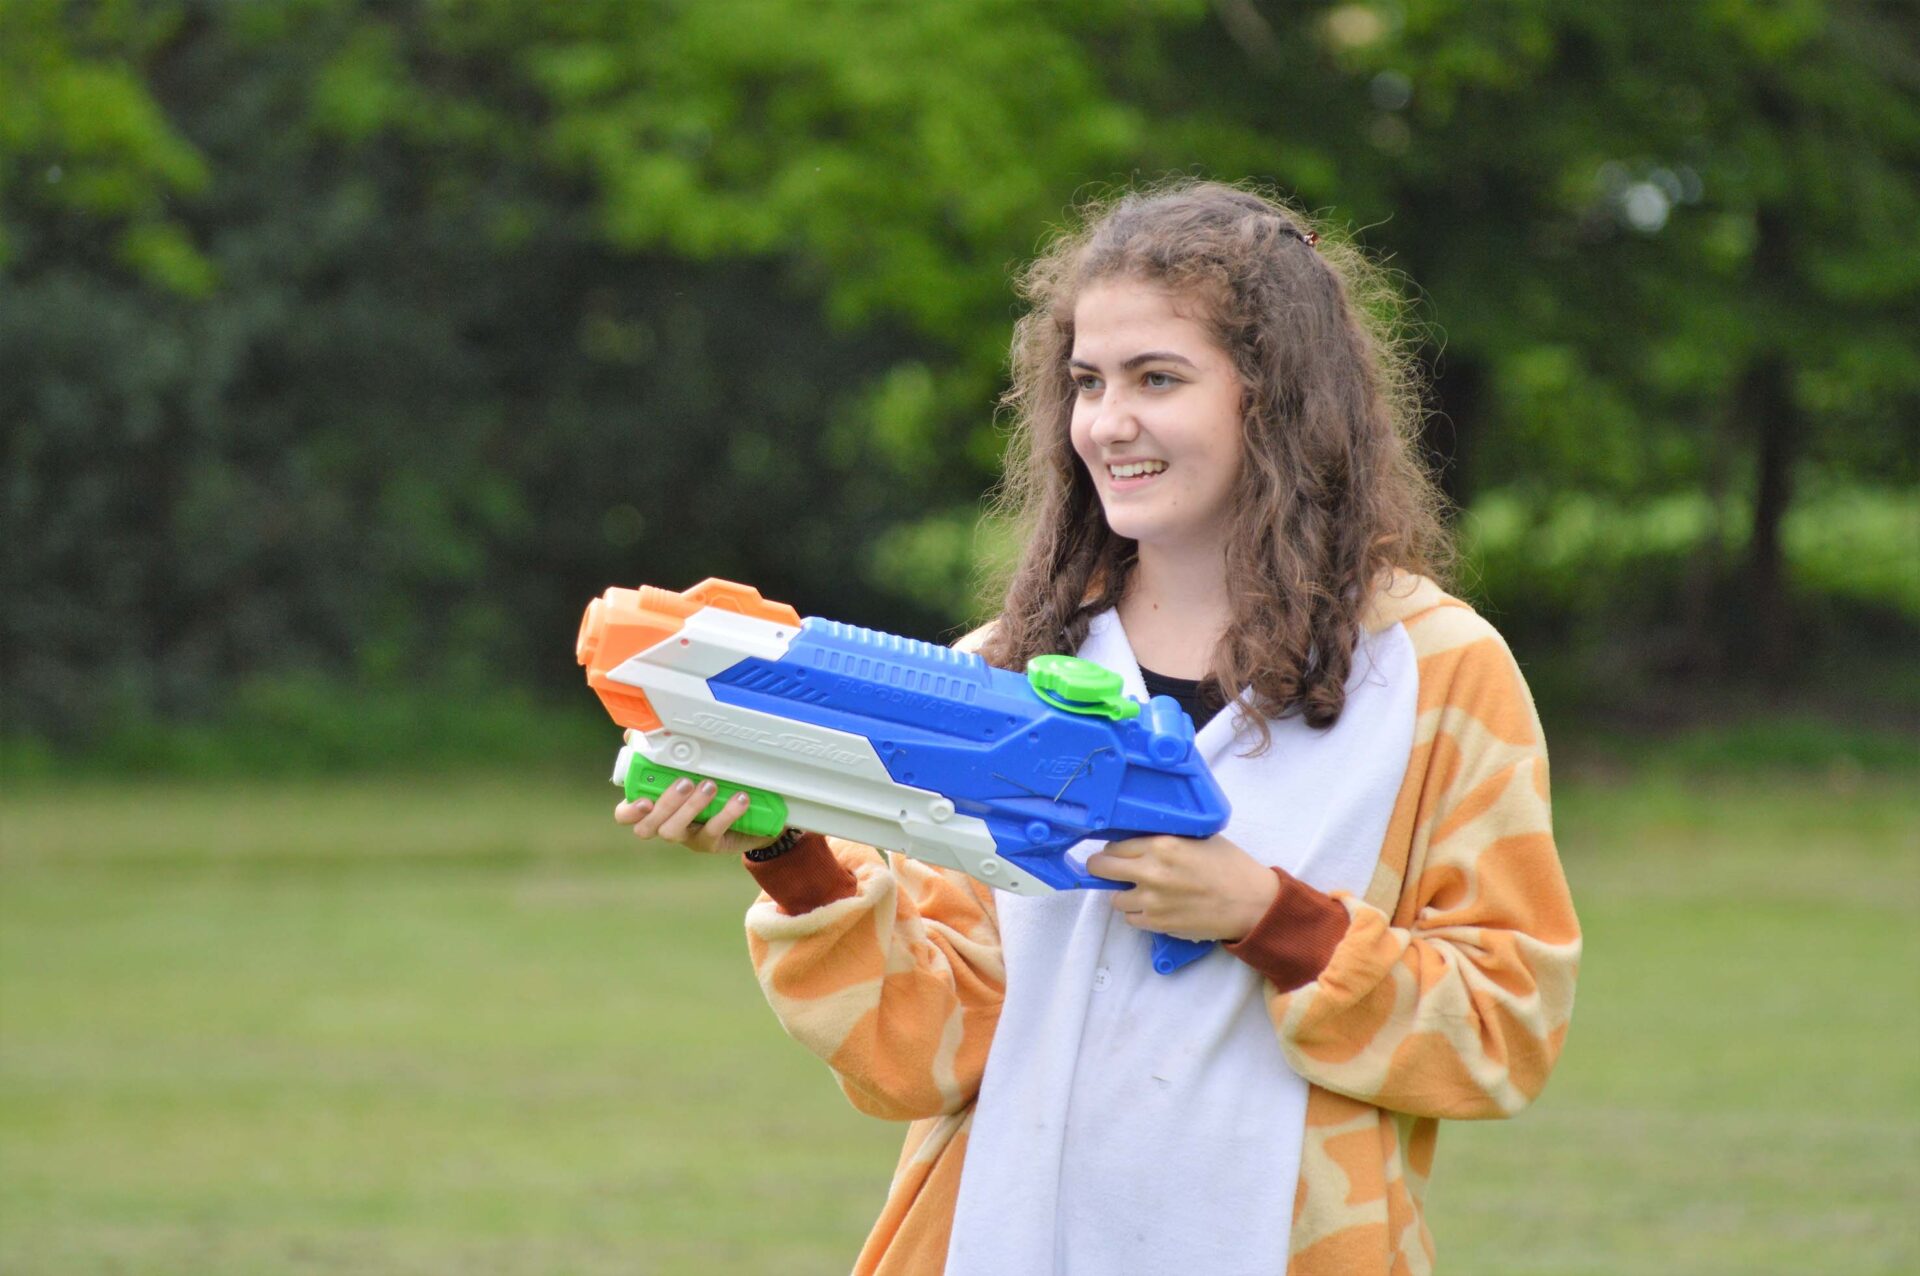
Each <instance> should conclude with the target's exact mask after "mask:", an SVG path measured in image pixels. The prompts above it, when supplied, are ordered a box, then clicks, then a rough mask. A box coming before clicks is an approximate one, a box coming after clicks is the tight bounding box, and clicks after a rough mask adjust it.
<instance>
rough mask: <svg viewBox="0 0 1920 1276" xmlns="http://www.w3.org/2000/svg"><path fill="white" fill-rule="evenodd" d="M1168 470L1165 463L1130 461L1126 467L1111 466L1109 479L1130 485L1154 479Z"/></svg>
mask: <svg viewBox="0 0 1920 1276" xmlns="http://www.w3.org/2000/svg"><path fill="white" fill-rule="evenodd" d="M1166 470H1167V463H1166V462H1165V461H1129V462H1127V463H1126V464H1124V465H1113V464H1109V465H1108V466H1107V477H1108V478H1109V479H1112V480H1113V481H1114V482H1116V483H1129V482H1133V481H1136V480H1139V479H1146V478H1152V477H1153V476H1154V475H1156V474H1164V473H1166Z"/></svg>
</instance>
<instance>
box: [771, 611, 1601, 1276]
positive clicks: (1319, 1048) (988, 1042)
mask: <svg viewBox="0 0 1920 1276" xmlns="http://www.w3.org/2000/svg"><path fill="white" fill-rule="evenodd" d="M977 637H978V635H970V638H971V639H975V640H977ZM961 645H962V646H969V645H972V644H971V643H970V642H968V641H964V640H963V642H962V644H961ZM1079 654H1081V655H1082V656H1084V657H1086V658H1088V659H1093V660H1096V661H1098V662H1099V663H1102V664H1105V665H1106V666H1107V667H1109V668H1112V669H1114V670H1115V671H1116V672H1118V673H1120V674H1121V677H1122V680H1123V682H1124V683H1125V684H1126V687H1127V690H1128V691H1129V692H1130V693H1132V694H1134V695H1141V694H1143V690H1144V688H1143V684H1142V683H1141V679H1140V673H1139V669H1138V666H1137V664H1136V663H1135V661H1134V659H1133V655H1132V652H1131V649H1130V648H1129V647H1128V645H1127V642H1126V637H1125V634H1124V632H1123V631H1122V629H1121V627H1120V624H1119V621H1118V618H1117V616H1115V615H1114V614H1112V613H1108V614H1107V615H1105V616H1102V617H1101V618H1099V619H1098V620H1097V621H1096V622H1095V624H1094V626H1093V629H1092V630H1091V632H1090V633H1089V635H1088V638H1087V642H1086V643H1085V644H1084V645H1083V646H1082V648H1081V651H1080V653H1079ZM1269 725H1270V727H1271V729H1272V731H1273V747H1272V748H1271V750H1270V751H1269V752H1268V753H1266V754H1264V755H1261V756H1259V757H1252V756H1248V755H1247V754H1248V750H1247V749H1246V748H1245V747H1244V745H1245V744H1246V743H1248V740H1247V737H1246V736H1245V735H1243V734H1237V728H1236V724H1235V723H1234V722H1233V713H1232V712H1231V711H1227V712H1223V713H1221V714H1220V715H1219V716H1218V717H1216V718H1215V719H1214V720H1213V721H1212V722H1210V723H1208V724H1207V726H1206V727H1205V728H1203V729H1202V731H1201V732H1200V734H1199V736H1198V737H1197V739H1196V747H1198V748H1199V749H1200V750H1201V752H1202V755H1203V756H1205V757H1206V758H1207V760H1208V762H1209V765H1211V766H1212V767H1213V769H1214V773H1215V776H1216V778H1218V779H1219V780H1220V783H1221V786H1222V788H1223V789H1225V790H1226V792H1227V795H1228V797H1229V798H1230V799H1231V800H1232V802H1233V806H1234V813H1233V818H1232V820H1231V822H1230V823H1229V824H1228V826H1227V829H1226V830H1225V835H1226V836H1227V837H1228V838H1229V839H1230V840H1232V841H1233V842H1234V843H1235V844H1236V845H1238V846H1240V847H1241V848H1242V849H1243V850H1245V851H1247V852H1248V853H1249V854H1250V855H1252V856H1254V858H1256V859H1258V860H1260V861H1262V862H1263V863H1267V864H1269V865H1271V866H1272V867H1273V870H1274V872H1275V873H1276V875H1277V876H1278V878H1279V881H1280V886H1281V889H1280V893H1279V896H1278V898H1277V899H1276V900H1275V901H1274V904H1273V906H1272V908H1271V909H1270V910H1269V912H1268V914H1267V916H1266V917H1265V918H1263V919H1262V920H1261V922H1260V923H1259V925H1258V926H1256V928H1255V929H1254V931H1253V932H1252V933H1251V934H1249V935H1247V936H1246V937H1244V938H1243V939H1241V940H1239V941H1238V942H1235V943H1232V944H1227V945H1223V946H1222V949H1221V950H1220V951H1218V952H1216V953H1214V954H1211V955H1209V956H1208V957H1206V958H1204V959H1202V960H1201V961H1199V962H1196V963H1194V964H1193V965H1192V966H1190V967H1188V968H1186V969H1185V970H1183V971H1181V972H1179V973H1177V974H1175V975H1173V976H1169V977H1162V976H1158V975H1154V974H1152V973H1151V970H1150V967H1149V965H1148V960H1147V957H1148V945H1149V940H1148V937H1147V936H1146V935H1145V934H1144V933H1142V932H1139V931H1136V930H1134V929H1133V928H1131V927H1129V926H1126V925H1125V924H1124V923H1122V922H1121V921H1119V919H1118V918H1117V916H1116V914H1115V913H1114V910H1113V909H1112V907H1111V903H1110V898H1109V897H1108V895H1107V894H1106V893H1105V892H1069V893H1064V894H1059V895H1053V896H1044V897H1037V898H1026V897H1018V896H1010V895H996V894H995V893H994V892H992V891H991V890H990V889H989V888H987V887H986V886H983V885H982V884H980V883H978V882H975V881H973V880H972V879H970V878H967V877H965V876H962V875H960V874H957V873H952V872H949V871H946V870H943V869H938V868H934V867H931V866H929V865H926V864H922V863H919V862H917V861H913V860H909V859H906V858H904V857H902V856H899V855H882V854H881V853H880V852H878V851H875V850H874V849H872V848H870V847H865V846H860V845H857V844H854V843H850V842H842V841H838V840H831V841H830V840H828V839H823V838H818V837H809V838H807V839H804V840H803V841H802V843H801V844H800V846H799V847H798V848H796V849H795V850H794V851H792V852H790V853H788V854H787V855H785V856H783V857H781V858H779V859H776V860H773V861H770V862H769V863H767V864H765V865H757V866H753V867H754V869H755V876H756V877H757V878H758V879H759V881H760V884H761V886H762V888H763V893H762V895H761V897H760V898H759V899H758V900H757V901H756V902H755V903H754V905H753V906H752V907H751V909H750V910H749V911H748V914H747V934H748V943H749V947H750V950H751V952H752V956H753V960H754V965H755V969H756V971H757V973H758V975H759V979H760V983H761V986H762V987H763V989H764V990H765V992H766V995H767V999H768V1001H769V1002H770V1003H771V1005H772V1006H773V1009H774V1011H775V1013H776V1014H777V1015H778V1016H779V1018H780V1020H781V1022H782V1024H783V1025H784V1026H785V1027H786V1029H787V1031H788V1032H789V1033H790V1034H792V1035H793V1036H794V1037H795V1038H796V1039H798V1040H799V1041H801V1042H802V1043H804V1044H805V1045H806V1046H808V1047H809V1048H810V1049H812V1050H813V1051H814V1052H815V1053H817V1054H819V1055H820V1056H821V1058H823V1059H825V1060H826V1061H827V1063H828V1064H829V1065H830V1066H831V1067H832V1069H833V1071H834V1073H835V1076H836V1077H837V1079H838V1080H839V1082H840V1085H841V1088H842V1089H843V1090H844V1091H845V1093H846V1094H847V1096H848V1098H849V1099H851V1100H852V1102H853V1104H854V1106H855V1107H857V1108H859V1109H860V1110H861V1111H863V1112H867V1113H870V1114H872V1115H874V1116H879V1117H883V1118H887V1119H892V1120H904V1121H911V1122H912V1123H913V1124H912V1125H911V1126H910V1127H909V1129H908V1132H907V1138H906V1145H905V1147H904V1148H903V1150H902V1152H901V1156H900V1160H899V1163H898V1166H897V1167H896V1169H895V1172H894V1176H893V1182H892V1187H891V1189H890V1191H889V1193H888V1196H887V1200H886V1203H885V1205H884V1207H883V1208H882V1210H881V1214H880V1218H879V1221H878V1222H877V1223H876V1224H875V1226H874V1229H873V1232H872V1234H871V1235H870V1236H869V1237H868V1240H867V1243H866V1245H865V1247H864V1248H863V1249H862V1250H861V1253H860V1255H859V1258H858V1260H857V1262H856V1264H855V1267H854V1270H855V1271H856V1272H857V1273H878V1274H881V1276H890V1274H892V1273H923V1272H941V1271H947V1272H953V1273H971V1272H996V1273H998V1272H1009V1271H1018V1272H1023V1273H1024V1272H1055V1273H1066V1274H1071V1273H1079V1272H1094V1273H1127V1272H1160V1271H1165V1270H1169V1269H1185V1270H1191V1271H1204V1272H1208V1273H1239V1272H1246V1273H1255V1272H1260V1273H1280V1272H1286V1273H1289V1274H1290V1276H1331V1274H1334V1273H1338V1274H1339V1276H1354V1274H1356V1273H1375V1272H1378V1273H1383V1274H1385V1273H1400V1272H1409V1273H1421V1272H1429V1271H1431V1270H1432V1269H1433V1265H1434V1249H1433V1241H1432V1237H1431V1236H1430V1234H1429V1233H1428V1230H1427V1228H1426V1226H1425V1224H1424V1222H1423V1220H1422V1201H1423V1199H1424V1197H1425V1192H1426V1185H1427V1180H1428V1175H1429V1173H1430V1172H1431V1169H1432V1164H1433V1153H1434V1143H1435V1137H1436V1133H1437V1124H1438V1120H1439V1118H1441V1117H1454V1118H1487V1117H1501V1116H1508V1115H1511V1114H1513V1113H1514V1112H1516V1111H1518V1110H1519V1109H1520V1108H1522V1107H1524V1106H1525V1105H1526V1104H1527V1103H1528V1102H1529V1101H1531V1100H1532V1099H1533V1098H1534V1097H1535V1096H1536V1095H1537V1094H1539V1092H1540V1090H1541V1088H1542V1086H1544V1084H1545V1082H1546V1077H1547V1073H1548V1071H1549V1070H1550V1069H1551V1068H1552V1066H1553V1062H1554V1060H1555V1058H1556V1057H1557V1056H1558V1054H1559V1051H1560V1047H1561V1044H1562V1042H1563V1040H1564V1038H1565V1034H1566V1030H1567V1023H1568V1019H1569V1016H1570V1014H1571V1009H1572V1002H1573V986H1574V977H1575V971H1576V968H1577V965H1578V961H1579V953H1580V935H1579V927H1578V923H1577V921H1576V919H1575V916H1574V912H1573V907H1572V903H1571V900H1570V899H1569V896H1568V892H1567V888H1566V882H1565V879H1564V877H1563V875H1562V873H1561V869H1560V864H1559V859H1558V856H1557V854H1556V852H1555V848H1554V843H1553V836H1552V831H1551V823H1550V818H1549V806H1548V796H1547V762H1546V749H1545V744H1544V741H1543V740H1542V738H1541V733H1540V726H1539V720H1538V718H1537V717H1536V715H1535V713H1534V711H1533V705H1532V701H1531V698H1530V697H1529V695H1528V693H1527V689H1526V685H1525V683H1524V681H1523V680H1522V678H1521V676H1520V673H1519V670H1518V669H1517V668H1516V666H1515V665H1514V662H1513V659H1512V657H1511V655H1510V654H1509V653H1508V651H1507V648H1506V646H1505V644H1504V643H1503V642H1502V641H1501V640H1500V637H1499V635H1498V634H1497V633H1495V632H1494V630H1493V629H1492V627H1491V626H1489V625H1488V624H1487V623H1486V622H1485V621H1484V620H1482V619H1481V618H1480V617H1479V616H1477V615H1476V614H1475V613H1474V612H1473V611H1472V609H1471V608H1469V607H1467V606H1466V605H1465V604H1464V603H1461V602H1459V601H1457V600H1455V599H1453V598H1450V597H1448V596H1447V595H1446V594H1444V593H1443V592H1441V590H1440V589H1439V588H1438V587H1437V586H1435V585H1434V584H1432V583H1431V582H1429V581H1426V580H1423V579H1420V578H1414V577H1401V578H1399V579H1398V580H1397V581H1396V582H1394V584H1393V585H1392V586H1391V587H1389V588H1387V589H1384V590H1382V591H1381V592H1380V593H1379V594H1378V595H1377V596H1376V597H1375V599H1374V600H1373V602H1372V605H1371V606H1370V608H1369V612H1368V616H1367V624H1366V633H1365V635H1364V636H1363V637H1362V638H1361V640H1360V645H1359V648H1358V650H1357V653H1356V658H1355V662H1354V672H1353V676H1352V678H1351V680H1350V681H1349V684H1348V700H1347V707H1346V710H1345V712H1344V713H1343V714H1342V716H1341V719H1340V721H1339V722H1338V723H1336V724H1335V725H1334V726H1333V727H1332V728H1329V729H1327V730H1325V731H1314V730H1312V729H1311V728H1308V727H1306V726H1305V725H1304V724H1302V723H1300V722H1299V720H1298V719H1286V720H1279V721H1272V722H1270V723H1269ZM1235 746H1242V747H1239V748H1236V747H1235ZM1084 849H1087V850H1091V849H1097V848H1094V847H1091V846H1089V847H1087V848H1084Z"/></svg>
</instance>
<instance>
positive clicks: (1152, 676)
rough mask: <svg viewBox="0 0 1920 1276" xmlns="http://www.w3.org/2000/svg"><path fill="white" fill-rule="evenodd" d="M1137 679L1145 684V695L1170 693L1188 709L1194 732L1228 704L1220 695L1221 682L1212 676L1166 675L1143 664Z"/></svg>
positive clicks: (1181, 705) (1182, 706) (1183, 707)
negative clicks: (1174, 676)
mask: <svg viewBox="0 0 1920 1276" xmlns="http://www.w3.org/2000/svg"><path fill="white" fill-rule="evenodd" d="M1140 679H1141V681H1143V682H1145V683H1146V684H1147V695H1149V696H1172V697H1173V698H1174V699H1175V700H1178V701H1179V702H1180V707H1181V708H1182V709H1185V710H1186V711H1187V716H1188V717H1189V718H1192V719H1193V729H1194V730H1195V731H1198V730H1199V729H1200V728H1201V727H1204V726H1206V725H1207V723H1209V722H1211V721H1213V716H1214V715H1215V714H1217V713H1219V712H1220V711H1221V710H1222V709H1224V708H1226V707H1227V700H1226V697H1225V696H1223V695H1221V694H1220V684H1219V683H1218V682H1216V681H1214V680H1213V679H1212V678H1169V677H1167V675H1165V674H1163V673H1155V672H1154V671H1153V670H1151V669H1148V668H1146V667H1145V666H1144V665H1143V666H1142V667H1141V669H1140Z"/></svg>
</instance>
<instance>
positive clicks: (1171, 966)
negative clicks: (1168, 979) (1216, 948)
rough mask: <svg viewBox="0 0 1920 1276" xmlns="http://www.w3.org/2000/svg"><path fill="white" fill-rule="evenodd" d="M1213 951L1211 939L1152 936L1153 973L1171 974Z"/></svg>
mask: <svg viewBox="0 0 1920 1276" xmlns="http://www.w3.org/2000/svg"><path fill="white" fill-rule="evenodd" d="M1212 951H1213V941H1212V940H1211V939H1175V938H1174V937H1173V936H1172V935H1155V936H1154V937H1153V969H1154V973H1155V974H1160V975H1171V974H1172V973H1173V972H1174V971H1176V970H1179V969H1180V968H1182V967H1183V966H1189V965H1192V964H1193V963H1194V962H1196V961H1199V960H1200V959H1201V958H1202V957H1205V956H1206V955H1207V954H1208V953H1210V952H1212Z"/></svg>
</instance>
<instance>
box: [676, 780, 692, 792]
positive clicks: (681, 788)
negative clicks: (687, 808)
mask: <svg viewBox="0 0 1920 1276" xmlns="http://www.w3.org/2000/svg"><path fill="white" fill-rule="evenodd" d="M673 791H674V792H675V793H680V794H686V793H691V792H693V781H691V780H675V781H674V782H673Z"/></svg>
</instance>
